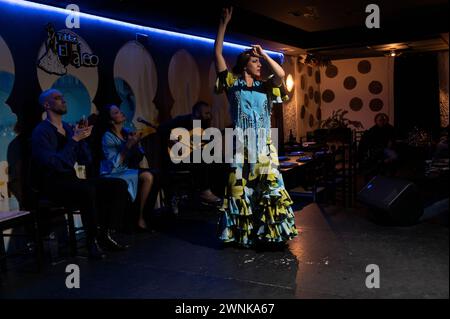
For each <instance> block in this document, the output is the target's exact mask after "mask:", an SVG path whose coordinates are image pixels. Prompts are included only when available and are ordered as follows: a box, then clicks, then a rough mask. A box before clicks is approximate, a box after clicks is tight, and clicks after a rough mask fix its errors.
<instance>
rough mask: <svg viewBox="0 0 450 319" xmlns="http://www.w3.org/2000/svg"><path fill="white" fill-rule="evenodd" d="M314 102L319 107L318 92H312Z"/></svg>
mask: <svg viewBox="0 0 450 319" xmlns="http://www.w3.org/2000/svg"><path fill="white" fill-rule="evenodd" d="M314 102H316V104H319V105H320V92H319V91H316V92H314Z"/></svg>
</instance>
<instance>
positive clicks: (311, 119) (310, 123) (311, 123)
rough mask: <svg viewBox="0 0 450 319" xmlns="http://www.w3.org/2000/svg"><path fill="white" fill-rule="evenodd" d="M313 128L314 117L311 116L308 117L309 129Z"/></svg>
mask: <svg viewBox="0 0 450 319" xmlns="http://www.w3.org/2000/svg"><path fill="white" fill-rule="evenodd" d="M313 126H314V116H313V115H312V114H310V115H309V127H313Z"/></svg>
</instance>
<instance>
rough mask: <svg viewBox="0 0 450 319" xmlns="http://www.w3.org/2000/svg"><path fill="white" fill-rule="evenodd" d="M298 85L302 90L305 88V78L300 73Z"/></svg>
mask: <svg viewBox="0 0 450 319" xmlns="http://www.w3.org/2000/svg"><path fill="white" fill-rule="evenodd" d="M300 86H301V88H302V90H304V89H305V88H306V78H305V75H304V74H302V76H301V79H300Z"/></svg>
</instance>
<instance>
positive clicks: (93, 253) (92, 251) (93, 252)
mask: <svg viewBox="0 0 450 319" xmlns="http://www.w3.org/2000/svg"><path fill="white" fill-rule="evenodd" d="M87 249H88V254H89V259H94V260H99V259H104V258H105V257H106V255H105V253H104V252H103V250H102V249H101V248H100V247H99V245H98V242H97V239H95V238H94V239H93V240H89V243H88V247H87Z"/></svg>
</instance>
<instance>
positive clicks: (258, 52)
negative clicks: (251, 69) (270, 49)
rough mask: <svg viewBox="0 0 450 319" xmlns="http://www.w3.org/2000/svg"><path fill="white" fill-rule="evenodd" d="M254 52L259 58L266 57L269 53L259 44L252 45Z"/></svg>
mask: <svg viewBox="0 0 450 319" xmlns="http://www.w3.org/2000/svg"><path fill="white" fill-rule="evenodd" d="M252 53H253V55H255V56H257V57H258V58H265V57H266V56H267V53H266V52H265V51H264V50H263V48H262V47H261V46H260V45H259V44H253V45H252Z"/></svg>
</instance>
